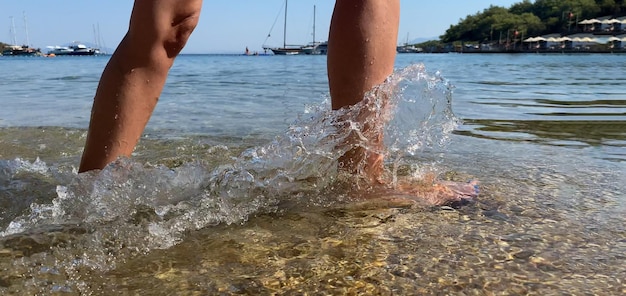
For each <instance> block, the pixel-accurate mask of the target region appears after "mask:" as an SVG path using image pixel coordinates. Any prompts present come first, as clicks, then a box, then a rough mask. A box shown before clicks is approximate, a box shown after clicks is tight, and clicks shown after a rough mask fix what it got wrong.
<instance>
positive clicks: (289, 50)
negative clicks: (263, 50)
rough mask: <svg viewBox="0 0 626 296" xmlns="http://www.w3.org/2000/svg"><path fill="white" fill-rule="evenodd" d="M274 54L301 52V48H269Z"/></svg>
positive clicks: (295, 53) (296, 53)
mask: <svg viewBox="0 0 626 296" xmlns="http://www.w3.org/2000/svg"><path fill="white" fill-rule="evenodd" d="M270 50H271V51H272V52H273V53H274V54H275V55H298V54H301V53H302V49H301V48H270Z"/></svg>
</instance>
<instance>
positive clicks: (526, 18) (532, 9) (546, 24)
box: [440, 0, 626, 43]
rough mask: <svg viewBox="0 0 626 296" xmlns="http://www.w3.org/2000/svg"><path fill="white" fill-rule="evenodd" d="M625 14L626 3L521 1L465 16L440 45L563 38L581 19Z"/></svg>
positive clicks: (604, 0)
mask: <svg viewBox="0 0 626 296" xmlns="http://www.w3.org/2000/svg"><path fill="white" fill-rule="evenodd" d="M625 14H626V0H536V1H534V2H531V1H529V0H524V1H523V2H519V3H516V4H513V5H512V6H511V7H510V8H504V7H500V6H490V7H489V8H487V9H485V10H483V11H482V12H478V13H476V14H474V15H468V16H467V17H466V18H464V19H461V20H460V21H459V23H458V24H456V25H451V26H450V28H449V29H448V30H446V32H445V34H443V35H442V36H440V41H441V42H443V43H451V42H455V41H463V42H489V41H493V40H497V39H498V38H500V37H501V34H507V33H508V34H514V32H517V34H520V35H524V36H540V35H546V34H551V33H561V34H567V33H571V32H574V31H575V30H577V27H576V24H577V23H578V22H579V21H582V20H583V19H591V18H596V17H602V16H614V17H619V16H623V15H625Z"/></svg>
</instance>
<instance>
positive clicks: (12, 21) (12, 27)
mask: <svg viewBox="0 0 626 296" xmlns="http://www.w3.org/2000/svg"><path fill="white" fill-rule="evenodd" d="M15 35H16V34H15V21H14V20H13V17H11V38H13V39H12V40H11V41H13V45H17V40H15Z"/></svg>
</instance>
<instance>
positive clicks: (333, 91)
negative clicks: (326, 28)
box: [328, 0, 400, 180]
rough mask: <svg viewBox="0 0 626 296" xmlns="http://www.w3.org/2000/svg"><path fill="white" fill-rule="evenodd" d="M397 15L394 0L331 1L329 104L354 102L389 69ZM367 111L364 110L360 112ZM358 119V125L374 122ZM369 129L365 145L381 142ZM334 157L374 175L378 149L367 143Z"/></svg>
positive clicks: (337, 105)
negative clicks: (332, 4) (367, 141)
mask: <svg viewBox="0 0 626 296" xmlns="http://www.w3.org/2000/svg"><path fill="white" fill-rule="evenodd" d="M399 21H400V1H399V0H361V1H351V0H337V1H336V3H335V9H334V12H333V16H332V20H331V25H330V35H329V37H328V80H329V86H330V97H331V100H332V108H333V109H340V108H343V107H346V106H351V105H354V104H356V103H358V102H359V101H361V100H362V99H363V97H364V95H365V93H366V92H368V91H370V90H371V89H372V88H373V87H375V86H377V85H379V84H381V83H383V82H384V81H385V79H386V78H387V77H388V76H389V75H391V74H392V72H393V68H394V62H395V57H396V43H397V36H398V25H399ZM363 112H366V111H363ZM367 116H368V114H364V116H362V118H363V117H367ZM361 123H362V124H363V125H364V127H363V128H364V129H370V128H379V127H378V126H371V125H369V126H368V125H367V124H365V123H364V122H361ZM370 134H371V133H370ZM374 134H375V136H374V137H373V138H372V139H368V140H369V141H370V143H367V144H368V146H370V147H382V130H381V131H380V132H377V131H374ZM349 141H350V140H349ZM348 144H350V143H348ZM340 162H341V164H342V165H341V166H342V168H343V169H346V170H347V171H350V172H352V173H363V174H365V175H366V176H367V177H368V178H370V179H371V180H378V179H379V178H380V175H381V174H382V166H383V162H382V155H380V154H378V153H376V152H374V151H373V150H371V149H364V148H362V147H357V148H355V149H352V150H351V151H349V152H347V153H346V154H345V155H344V156H343V157H342V158H341V159H340ZM363 164H364V165H363ZM358 170H362V171H361V172H357V171H358Z"/></svg>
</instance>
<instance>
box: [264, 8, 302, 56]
mask: <svg viewBox="0 0 626 296" xmlns="http://www.w3.org/2000/svg"><path fill="white" fill-rule="evenodd" d="M270 35H271V34H268V35H267V37H268V38H269V37H270ZM266 41H267V39H266ZM302 48H303V46H302V45H287V0H285V21H284V24H283V47H268V46H265V45H263V49H264V50H271V51H272V52H273V53H274V54H275V55H297V54H301V53H303V52H302Z"/></svg>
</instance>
